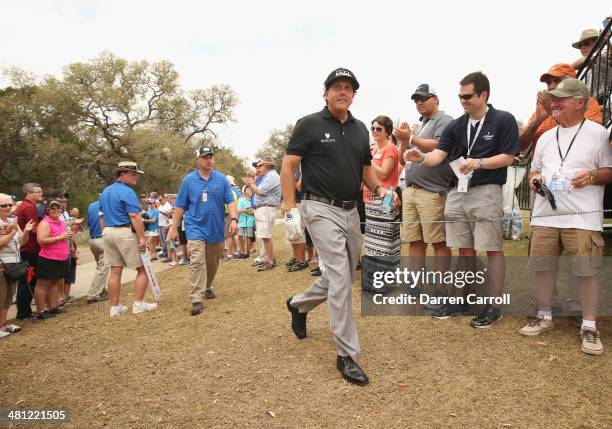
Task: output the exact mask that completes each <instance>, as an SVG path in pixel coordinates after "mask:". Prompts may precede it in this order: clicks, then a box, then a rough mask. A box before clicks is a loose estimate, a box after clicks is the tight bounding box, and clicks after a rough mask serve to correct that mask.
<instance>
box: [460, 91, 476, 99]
mask: <svg viewBox="0 0 612 429" xmlns="http://www.w3.org/2000/svg"><path fill="white" fill-rule="evenodd" d="M475 95H476V93H475V92H472V93H471V94H459V100H463V101H468V100H470V99H471V98H472V97H473V96H475Z"/></svg>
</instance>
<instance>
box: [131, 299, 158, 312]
mask: <svg viewBox="0 0 612 429" xmlns="http://www.w3.org/2000/svg"><path fill="white" fill-rule="evenodd" d="M156 309H157V304H156V303H154V302H153V303H149V302H144V301H140V302H134V305H133V306H132V314H139V313H144V312H145V311H153V310H156Z"/></svg>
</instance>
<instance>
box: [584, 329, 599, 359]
mask: <svg viewBox="0 0 612 429" xmlns="http://www.w3.org/2000/svg"><path fill="white" fill-rule="evenodd" d="M580 335H581V336H582V347H581V350H582V351H583V352H584V353H587V354H589V355H600V354H602V353H603V352H604V346H603V344H602V342H601V338H600V336H599V331H598V330H592V329H582V330H580Z"/></svg>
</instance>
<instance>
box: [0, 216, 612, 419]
mask: <svg viewBox="0 0 612 429" xmlns="http://www.w3.org/2000/svg"><path fill="white" fill-rule="evenodd" d="M277 236H279V237H280V236H281V232H280V230H278V227H277ZM277 244H278V247H279V248H280V249H279V252H278V257H279V261H284V260H286V259H288V248H287V246H286V245H284V244H281V243H280V242H278V243H277ZM187 272H188V271H187V268H186V267H179V268H173V269H170V270H166V271H164V272H161V273H160V274H159V278H160V279H161V282H162V289H163V296H162V298H161V299H160V301H159V305H160V308H159V310H158V311H156V312H153V313H150V314H143V315H138V316H134V315H131V314H127V315H123V316H121V317H119V318H115V319H109V317H108V304H107V303H101V304H95V305H89V306H87V305H85V304H82V303H79V304H75V305H72V306H71V307H70V308H69V314H67V315H65V316H62V317H59V318H55V319H51V320H48V321H45V322H29V323H26V324H24V331H23V332H21V333H19V334H17V335H11V336H10V337H8V338H6V339H3V340H0V365H2V367H3V368H4V369H3V371H0V408H1V407H9V406H14V405H15V404H17V407H20V408H42V407H53V408H65V409H67V410H68V411H69V413H70V422H69V423H67V424H65V425H63V426H62V427H71V428H83V427H89V428H97V427H111V428H117V427H122V428H123V427H129V428H151V427H167V428H177V427H256V428H260V427H342V428H349V427H350V428H353V427H363V428H371V427H381V428H382V427H384V428H387V427H428V428H430V427H436V428H438V427H487V428H504V427H511V428H527V427H540V428H559V427H563V428H565V427H582V428H602V427H611V426H612V415H611V413H610V404H611V403H612V394H611V390H610V386H612V353H610V352H607V353H605V354H604V355H602V356H599V357H593V356H587V355H585V354H583V353H581V352H580V345H579V344H580V343H579V341H580V337H579V335H578V330H577V329H576V328H575V327H573V325H572V324H571V323H570V321H568V320H559V323H558V328H557V329H556V330H554V331H552V332H550V333H548V335H544V336H541V337H536V338H524V337H521V336H519V335H518V333H517V330H518V329H519V328H520V327H521V326H522V325H523V324H524V319H518V318H510V317H508V318H506V319H504V320H503V321H502V322H501V323H500V324H499V325H496V326H495V327H494V328H493V329H491V330H479V331H477V330H474V329H471V328H469V327H468V326H467V324H468V319H466V318H457V319H454V320H449V321H435V320H433V319H431V318H429V317H361V316H357V323H358V325H359V334H360V339H361V343H362V347H363V357H362V361H361V364H362V366H363V368H364V369H365V370H366V371H367V373H368V375H369V376H370V378H371V384H370V385H368V386H366V387H361V388H360V387H354V386H352V385H350V384H348V383H346V382H345V381H343V380H342V379H341V378H340V376H339V374H338V372H337V371H336V369H335V351H334V347H333V344H332V340H331V337H330V332H329V321H328V317H327V309H326V307H325V306H321V307H320V308H318V309H316V310H315V311H313V312H312V313H311V314H309V316H308V329H309V336H308V338H306V339H305V340H303V341H299V340H297V339H296V338H295V337H294V336H293V334H292V332H291V330H290V327H289V314H288V312H287V310H286V308H285V305H284V301H285V299H286V297H287V296H290V295H293V294H296V293H299V292H300V291H302V290H303V289H304V288H305V287H306V286H307V285H308V284H309V283H310V281H311V280H312V277H310V275H309V273H308V272H307V271H301V272H298V273H287V272H286V271H285V270H284V269H283V268H282V267H278V268H276V269H275V270H273V271H270V272H265V273H256V272H255V271H254V269H253V268H251V267H250V264H249V262H248V261H237V262H229V263H224V264H223V265H222V267H221V269H220V272H219V275H218V277H217V282H216V287H215V291H216V293H217V299H214V300H210V301H206V302H205V310H204V313H203V314H202V315H200V316H197V317H192V316H190V315H189V307H190V305H189V301H188V298H187V293H188V284H187ZM131 286H132V285H131V284H129V285H127V287H124V290H123V293H124V298H123V302H125V303H126V304H131V302H132V300H133V288H132V287H131ZM354 291H355V292H354V305H355V313H356V314H358V313H359V303H360V296H359V291H358V285H356V286H355V289H354ZM610 322H611V321H610V318H605V319H603V320H601V321H600V322H598V326H599V328H600V330H601V331H602V336H603V339H604V342H605V343H606V344H607V345H608V346H609V347H612V324H611V323H610ZM48 426H49V427H53V426H52V425H48ZM18 427H28V426H26V425H20V426H18ZM30 427H40V425H32V426H30ZM45 427H46V426H45Z"/></svg>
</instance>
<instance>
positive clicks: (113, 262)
mask: <svg viewBox="0 0 612 429" xmlns="http://www.w3.org/2000/svg"><path fill="white" fill-rule="evenodd" d="M104 262H105V263H106V264H108V265H110V266H111V267H127V268H133V269H136V268H140V267H142V260H141V259H140V253H139V252H138V238H137V237H136V234H135V233H133V232H132V228H125V227H122V228H114V227H112V226H107V227H106V228H104Z"/></svg>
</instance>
